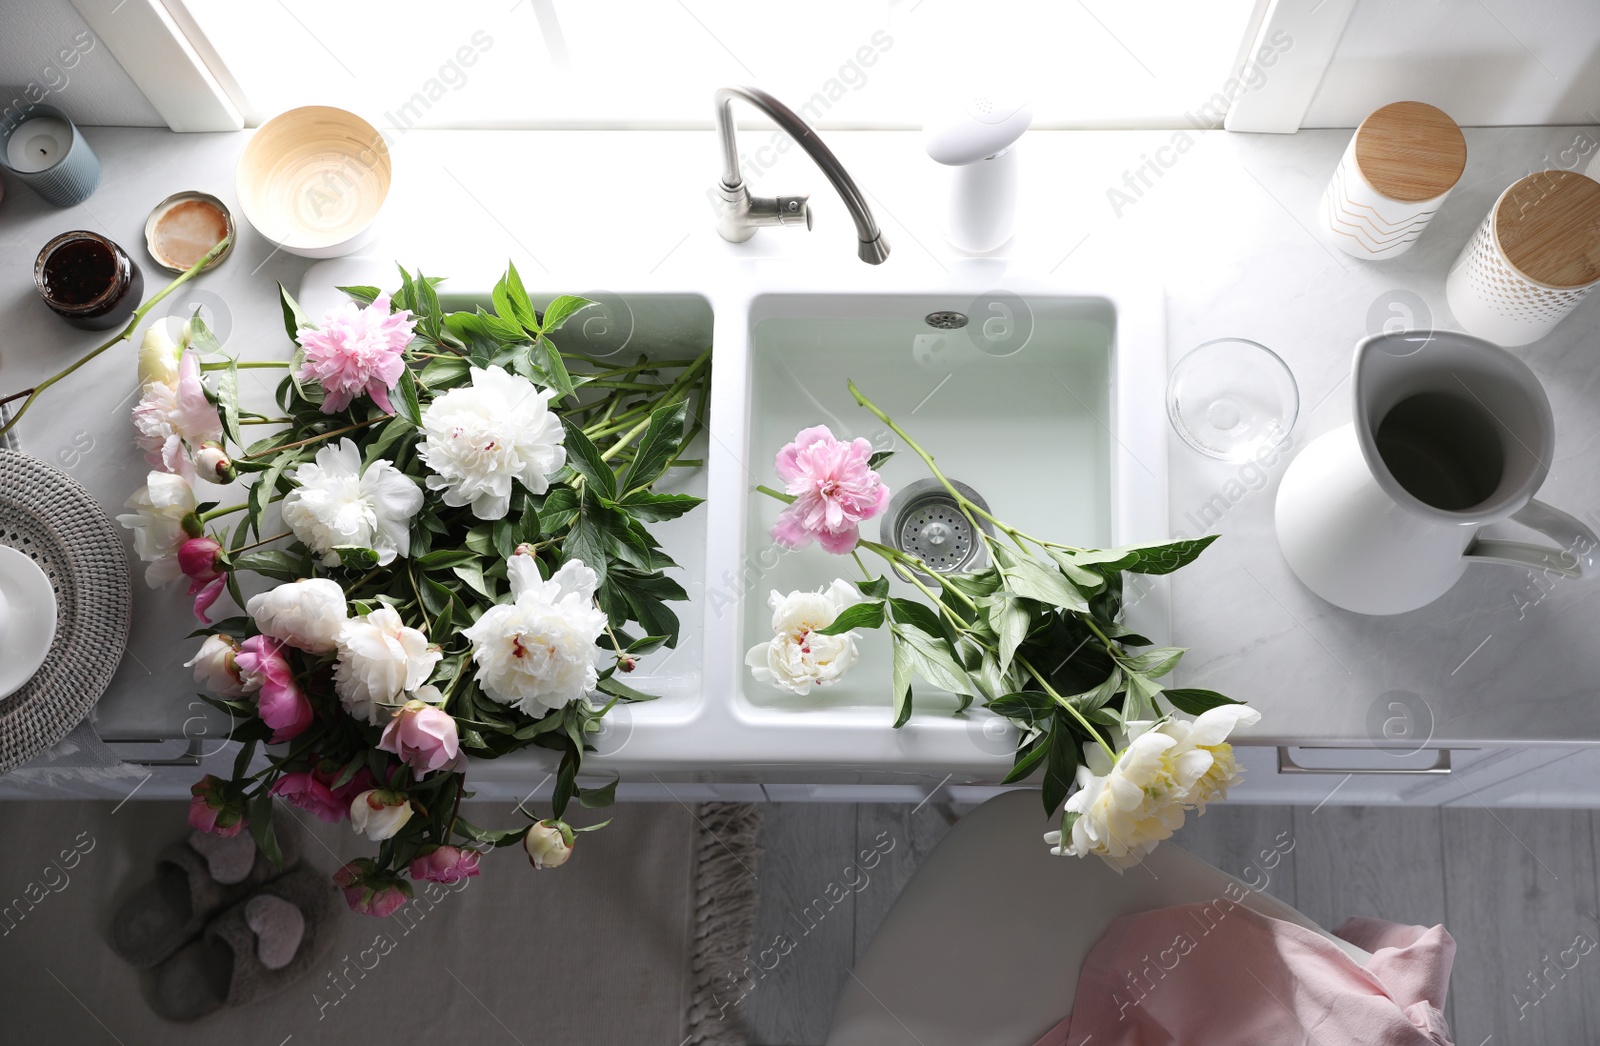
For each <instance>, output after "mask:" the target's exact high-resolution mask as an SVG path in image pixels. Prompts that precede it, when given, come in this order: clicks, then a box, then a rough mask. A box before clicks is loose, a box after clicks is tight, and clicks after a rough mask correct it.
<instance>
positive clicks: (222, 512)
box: [200, 504, 250, 523]
mask: <svg viewBox="0 0 1600 1046" xmlns="http://www.w3.org/2000/svg"><path fill="white" fill-rule="evenodd" d="M249 507H250V506H249V505H246V504H239V505H228V506H226V507H225V508H214V509H212V510H211V511H210V512H203V513H201V514H200V522H202V523H210V522H211V521H212V520H214V519H216V518H217V517H218V516H226V515H227V514H228V513H230V512H243V511H244V510H245V509H247V508H249Z"/></svg>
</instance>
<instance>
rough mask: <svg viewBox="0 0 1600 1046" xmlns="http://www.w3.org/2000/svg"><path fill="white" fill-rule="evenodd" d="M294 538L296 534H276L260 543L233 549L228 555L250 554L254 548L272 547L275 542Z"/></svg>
mask: <svg viewBox="0 0 1600 1046" xmlns="http://www.w3.org/2000/svg"><path fill="white" fill-rule="evenodd" d="M292 537H294V533H293V532H292V531H289V532H285V533H283V534H274V535H273V536H272V537H270V538H262V539H261V540H260V541H256V542H252V543H251V544H248V545H244V546H242V547H240V548H236V549H233V550H232V551H230V552H229V553H228V555H230V556H237V555H238V554H239V553H241V552H249V551H250V550H251V549H253V548H260V547H261V546H262V545H270V544H272V543H273V542H274V541H282V540H283V539H284V538H292Z"/></svg>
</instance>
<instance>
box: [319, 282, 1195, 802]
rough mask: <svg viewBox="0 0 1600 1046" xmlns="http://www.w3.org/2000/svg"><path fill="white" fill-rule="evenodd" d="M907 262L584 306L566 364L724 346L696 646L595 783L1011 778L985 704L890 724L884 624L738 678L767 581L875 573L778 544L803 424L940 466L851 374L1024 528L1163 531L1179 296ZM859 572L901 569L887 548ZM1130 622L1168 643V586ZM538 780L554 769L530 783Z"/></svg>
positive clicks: (654, 675) (905, 470)
mask: <svg viewBox="0 0 1600 1046" xmlns="http://www.w3.org/2000/svg"><path fill="white" fill-rule="evenodd" d="M888 269H890V267H888V266H886V267H884V270H874V271H872V272H870V273H857V272H855V271H854V270H853V269H852V270H845V271H844V272H842V273H841V272H839V271H837V270H830V271H827V272H821V273H814V272H807V271H805V270H802V269H799V268H796V267H788V266H785V267H775V268H774V269H773V270H772V271H771V272H768V271H766V270H765V269H764V268H763V267H760V266H757V267H753V268H750V269H746V270H742V271H737V272H736V271H727V272H724V273H722V274H721V275H720V276H719V278H718V280H717V281H714V282H715V285H708V286H704V287H684V286H681V285H671V286H666V285H659V284H653V283H652V282H651V281H650V280H648V279H645V278H640V279H639V280H638V281H637V282H635V283H633V284H630V285H628V286H627V287H625V288H623V289H620V290H616V291H604V292H594V291H589V292H587V296H588V297H591V298H595V299H597V300H598V301H599V302H600V303H601V307H600V308H598V309H595V310H593V311H591V312H589V314H588V315H587V316H585V315H584V314H582V313H580V314H579V317H582V319H580V318H579V317H574V319H573V320H572V321H569V324H568V327H567V328H566V329H564V330H563V332H562V334H561V335H559V336H558V342H559V344H560V345H561V346H562V348H563V349H564V350H566V351H569V352H579V353H586V354H589V355H593V356H596V357H600V358H610V357H611V356H613V355H628V356H630V357H631V356H632V355H633V354H635V353H638V352H641V351H648V352H652V353H654V352H659V353H665V354H668V355H671V356H674V357H683V356H685V355H690V356H692V355H693V354H694V353H696V352H698V351H700V350H701V349H703V348H704V347H705V345H706V344H707V340H708V339H710V338H712V336H713V332H714V335H715V338H714V341H715V345H716V349H715V355H714V357H713V372H712V385H711V404H710V411H709V422H708V426H707V431H706V432H705V433H704V434H703V435H702V436H700V437H699V439H698V441H697V445H696V447H695V449H694V450H693V451H692V452H691V454H690V456H692V457H701V456H702V451H703V457H704V459H705V461H706V466H705V468H703V469H685V470H683V471H682V472H681V474H675V475H674V476H673V477H672V479H671V481H670V482H672V483H673V484H675V486H674V487H673V489H678V490H682V491H684V492H687V493H692V494H697V495H700V496H703V497H705V498H707V503H706V504H705V505H704V506H703V507H701V508H700V509H698V510H696V511H695V512H693V513H690V514H688V515H686V516H684V517H681V518H680V519H678V520H675V521H672V522H670V523H664V524H657V525H656V527H654V528H653V529H654V530H655V531H656V533H657V535H658V537H660V538H661V540H662V542H663V544H664V545H665V547H666V549H667V551H668V552H669V553H670V554H671V555H672V556H673V558H674V559H676V560H677V561H678V563H679V564H680V565H681V566H682V568H683V569H682V570H680V571H678V572H676V573H675V574H674V576H675V577H676V578H677V579H678V581H679V582H680V583H681V584H682V585H683V586H684V588H685V589H686V590H687V591H688V592H689V595H690V601H689V602H688V603H685V604H678V605H676V609H677V610H678V613H679V616H680V618H681V620H682V622H683V632H682V639H681V641H680V643H679V646H678V649H677V650H676V651H660V652H657V653H655V654H652V655H650V656H649V657H647V658H645V659H644V660H643V661H642V662H641V665H640V670H639V674H638V675H636V676H633V677H630V679H629V683H630V684H631V685H635V686H637V687H638V688H639V689H641V690H645V691H647V692H650V693H654V694H659V695H661V698H660V700H657V701H652V702H649V703H646V704H636V705H631V706H619V707H618V708H617V709H616V710H614V711H613V713H612V714H611V716H609V717H608V719H607V725H606V730H605V732H604V733H602V734H601V735H600V736H599V737H598V738H596V739H595V747H596V752H595V754H594V755H593V756H592V757H591V758H590V759H589V760H586V763H585V766H586V769H589V770H593V771H603V772H616V773H620V774H622V775H623V776H624V777H625V778H627V779H628V780H629V781H630V782H640V781H642V782H643V783H644V784H646V785H650V783H651V775H652V774H656V775H663V776H662V778H661V779H662V780H668V781H675V782H682V781H685V780H715V781H722V782H729V781H758V782H765V783H776V782H784V781H801V782H807V783H820V782H846V783H850V782H863V781H877V782H882V781H897V780H922V779H923V778H922V777H920V776H916V775H927V774H933V775H937V776H936V777H935V780H937V779H938V778H945V779H947V780H953V781H954V782H955V783H964V782H982V781H995V780H998V779H999V778H1000V777H1001V776H1003V775H1004V773H1005V770H1006V768H1007V767H1008V766H1009V765H1010V761H1011V753H1012V750H1013V748H1014V747H1015V738H1014V736H1013V735H1012V733H1011V728H1010V726H1009V724H1007V723H1006V722H1005V721H1004V720H1000V719H997V718H996V717H994V716H993V715H991V714H990V713H988V712H984V711H982V710H980V709H976V708H973V709H969V710H968V711H967V712H966V713H965V714H963V715H960V716H957V715H953V714H952V713H953V712H954V710H955V709H956V708H957V702H956V699H955V698H954V696H953V695H950V694H947V693H941V692H939V691H937V690H934V689H932V688H931V687H929V686H928V685H926V684H922V683H917V684H915V685H914V690H915V694H916V700H915V705H916V713H915V714H914V715H913V716H912V717H911V720H910V722H909V723H907V724H906V725H905V726H904V727H903V728H901V729H899V730H895V729H893V728H892V726H891V723H892V716H891V714H890V686H891V678H890V663H889V646H888V637H887V634H886V633H883V632H868V633H864V634H863V637H862V640H861V642H860V648H861V651H862V656H861V659H860V661H859V663H858V664H857V665H856V666H855V667H854V668H853V669H852V670H851V672H850V674H849V675H848V676H847V677H846V678H845V679H843V680H842V681H841V682H840V683H839V684H838V685H836V686H833V687H830V688H826V689H822V688H818V689H814V690H813V692H812V693H811V694H809V695H807V696H805V697H798V696H795V695H792V694H786V693H783V692H781V691H778V690H775V689H773V688H771V687H769V686H765V685H762V684H758V683H756V681H755V680H754V679H753V678H752V677H751V675H750V672H749V669H748V668H746V667H745V665H744V656H745V652H746V650H747V649H748V648H749V647H751V646H754V645H755V644H757V643H764V642H766V641H767V640H769V639H770V638H771V627H770V617H771V612H770V610H769V609H768V607H767V595H768V593H769V592H770V591H772V590H774V589H776V590H779V591H782V592H788V591H791V590H794V589H802V588H804V589H816V588H819V587H821V586H823V585H825V584H827V583H828V582H830V581H831V580H833V579H834V578H836V577H843V578H847V579H850V580H857V579H859V578H860V571H859V569H858V568H857V567H856V565H855V563H854V561H853V560H852V559H851V557H849V556H833V555H829V554H828V553H826V552H823V551H822V550H821V549H820V548H818V547H816V546H813V547H811V548H808V549H803V550H800V551H792V552H791V551H785V550H781V549H779V548H777V547H776V546H775V545H774V544H773V542H772V540H771V538H770V536H769V534H768V532H769V530H770V528H771V526H772V523H773V521H774V519H776V517H777V514H778V512H779V510H780V508H781V506H780V505H779V503H778V502H776V501H774V500H772V499H771V498H768V497H766V496H765V495H763V494H760V493H757V492H756V491H755V487H756V486H757V485H758V484H765V485H768V486H776V485H778V480H777V477H776V474H775V472H774V471H773V456H774V455H775V454H776V453H777V451H778V449H779V448H780V447H782V446H783V445H784V444H785V443H787V442H789V441H790V440H792V439H793V438H794V436H795V434H796V433H797V432H798V431H799V430H800V429H802V428H805V427H807V426H810V425H817V424H825V425H828V426H830V427H831V428H832V430H833V432H834V434H835V435H837V436H840V437H855V436H864V437H865V438H867V439H868V440H869V441H871V442H872V443H873V444H874V446H875V447H877V448H879V449H883V450H895V451H896V453H895V454H894V455H893V456H892V457H891V458H890V459H889V460H888V462H887V463H886V464H884V465H883V466H882V468H881V472H882V474H883V476H884V477H885V480H886V482H887V483H888V484H889V485H890V487H891V488H893V489H900V488H903V487H906V486H908V485H909V484H911V483H913V482H915V481H917V480H920V479H923V478H924V477H926V476H928V473H927V471H926V469H925V468H924V466H923V465H922V463H921V461H920V460H919V459H918V458H917V457H916V456H915V454H913V453H912V452H910V451H908V450H905V449H904V448H899V447H896V446H895V444H894V440H895V437H894V436H893V434H892V433H889V432H887V431H886V429H885V427H884V426H881V425H880V424H878V422H877V420H876V419H875V418H873V417H872V416H871V415H870V414H869V413H867V412H866V411H865V410H863V409H861V408H860V407H858V406H857V405H856V404H855V402H854V400H853V399H852V397H851V395H850V393H849V391H848V389H847V387H846V382H847V381H848V380H851V379H853V380H855V382H856V383H857V385H858V386H859V387H860V388H861V389H862V391H863V392H864V393H865V394H866V395H867V396H869V397H871V398H872V400H873V401H874V402H876V403H877V404H878V405H879V406H880V407H882V408H883V409H884V410H885V411H886V412H888V413H889V415H890V416H891V417H893V418H894V419H895V420H896V422H897V423H899V424H900V425H901V426H902V427H904V428H905V429H906V430H907V431H908V432H910V433H911V434H912V436H914V437H915V438H916V439H917V440H918V441H919V442H921V443H922V444H923V445H924V446H925V447H926V448H927V449H928V450H929V451H930V452H931V453H933V454H934V455H935V457H936V458H937V459H938V461H939V463H940V465H941V467H942V468H944V469H945V470H946V472H947V474H948V475H950V476H951V477H952V478H954V479H956V480H959V481H962V482H964V483H966V484H968V485H970V486H971V487H972V488H974V489H975V490H976V491H977V492H978V493H979V494H980V495H981V496H982V497H983V498H984V499H985V500H987V502H988V503H989V505H990V506H991V508H992V509H993V510H994V512H995V513H996V514H997V515H998V516H1000V517H1001V518H1002V519H1005V520H1007V521H1009V522H1012V523H1015V524H1016V525H1018V526H1020V527H1022V528H1023V529H1024V530H1028V531H1031V532H1035V533H1040V534H1044V535H1049V536H1052V537H1056V538H1058V539H1060V540H1066V541H1072V542H1075V543H1080V544H1083V545H1117V544H1128V543H1133V542H1138V541H1151V540H1158V539H1161V538H1164V537H1165V536H1166V535H1167V533H1168V530H1167V512H1166V446H1167V423H1166V415H1165V410H1164V407H1163V402H1162V397H1163V392H1164V387H1165V376H1166V355H1165V348H1164V342H1163V328H1164V322H1165V321H1164V317H1163V314H1162V301H1161V294H1160V290H1159V288H1156V287H1151V286H1142V287H1141V286H1116V285H1110V284H1103V283H1100V282H1096V281H1094V280H1092V279H1090V278H1088V277H1084V278H1077V277H1074V278H1072V280H1071V282H1066V281H1062V282H1048V283H1047V282H1041V281H1036V280H1028V279H1025V278H1018V277H1015V276H1012V275H1010V274H1007V273H1006V272H1005V271H1004V267H1003V266H998V267H997V266H994V265H979V266H975V267H966V268H962V269H960V270H959V271H957V272H955V273H952V274H933V275H929V274H927V273H923V274H920V275H919V274H917V273H915V272H914V271H911V270H909V269H908V270H905V271H898V272H896V271H885V270H888ZM391 272H393V268H392V266H391V265H390V264H389V263H388V261H387V260H383V261H379V260H375V259H360V258H348V259H339V260H337V261H330V262H324V263H321V264H319V265H318V266H316V267H314V268H313V269H312V270H311V272H310V273H308V275H307V278H306V283H305V287H304V288H303V290H302V293H301V302H302V304H303V305H304V306H305V307H306V310H307V311H308V312H310V313H312V314H313V315H316V314H318V312H319V311H320V310H321V309H322V308H325V307H326V306H327V305H328V304H331V303H332V302H334V301H337V300H338V295H337V293H336V292H333V291H332V287H333V286H335V285H337V284H356V283H369V284H376V285H379V286H388V285H391V284H392V283H393V282H394V280H393V278H392V277H391V276H389V275H388V274H389V273H391ZM496 275H498V274H497V273H495V274H489V273H482V274H479V275H478V276H476V277H474V278H464V277H463V278H453V279H452V280H450V281H449V283H447V284H446V285H444V287H442V288H441V292H443V291H444V290H446V289H447V288H448V289H452V290H453V291H454V293H455V294H456V295H458V296H457V297H453V298H452V297H445V303H446V304H447V306H450V307H461V306H463V305H467V304H475V303H477V302H480V301H487V300H488V290H489V288H490V287H491V286H492V285H493V280H494V277H495V276H496ZM568 275H569V274H562V277H563V278H561V279H556V278H554V277H552V278H547V279H546V280H544V281H542V283H543V284H548V286H541V287H540V288H539V289H538V290H534V289H531V288H530V294H531V296H532V297H533V299H534V301H535V303H536V304H538V303H542V302H543V301H547V300H548V299H549V298H550V297H551V296H553V295H554V294H556V293H564V292H572V291H574V290H575V289H577V290H576V293H585V292H584V291H583V290H582V289H581V288H584V287H596V286H606V283H605V282H604V280H605V277H604V276H602V277H601V278H600V279H594V278H592V277H586V278H585V277H577V276H573V277H572V278H570V279H568V278H565V277H567V276H568ZM845 281H848V282H845ZM557 284H560V285H557ZM996 287H999V288H1001V289H998V290H997V289H995V288H996ZM934 313H960V314H962V315H964V316H965V317H966V318H967V321H968V322H967V325H966V326H965V327H951V326H950V325H951V324H952V323H954V322H956V321H954V320H953V319H952V318H950V317H944V318H942V319H940V318H938V317H935V319H936V320H939V322H941V323H943V324H944V326H943V327H935V326H930V324H929V322H928V317H929V316H930V314H934ZM713 317H714V318H713ZM947 328H948V329H947ZM630 332H631V335H630ZM630 336H631V340H630ZM863 533H864V536H866V537H869V538H872V539H874V540H877V539H879V537H880V520H879V519H874V520H871V521H868V523H867V524H865V526H864V528H863ZM863 559H864V561H865V562H866V563H867V564H868V566H869V568H870V569H872V570H873V572H874V573H875V574H880V573H883V571H882V569H881V561H879V560H877V559H876V557H872V556H863ZM894 585H895V588H896V590H897V592H898V593H899V594H912V592H913V589H912V588H911V586H910V585H908V584H907V583H906V582H903V581H898V580H896V581H895V583H894ZM1129 617H1130V620H1131V622H1132V624H1133V626H1134V627H1135V628H1136V629H1138V630H1139V631H1140V632H1143V633H1145V634H1146V635H1149V636H1151V637H1152V638H1154V639H1155V640H1156V641H1157V642H1162V641H1164V639H1165V637H1166V636H1167V634H1168V632H1169V628H1168V624H1167V610H1166V601H1165V586H1164V583H1163V579H1154V581H1153V583H1151V584H1150V585H1149V586H1148V587H1147V589H1145V590H1143V591H1142V592H1141V593H1140V594H1139V595H1138V597H1137V602H1136V605H1134V606H1133V607H1132V608H1131V610H1130V612H1129ZM540 759H541V757H540V754H539V753H538V752H537V751H525V752H519V753H516V754H515V755H512V756H507V757H505V758H502V759H498V760H493V761H490V762H487V763H483V764H475V767H476V768H475V769H474V771H473V773H474V775H475V777H474V780H475V781H477V782H479V783H482V784H491V785H492V784H493V783H494V782H496V781H501V782H505V783H507V787H512V786H513V785H515V786H520V787H521V788H523V789H524V790H525V789H526V788H527V787H529V786H530V785H532V784H534V783H536V782H537V781H538V779H539V777H542V776H544V774H545V772H546V767H545V766H544V764H543V763H542V762H541V761H540ZM532 772H536V773H538V775H539V777H534V778H533V779H532V780H531V781H530V780H528V775H529V774H530V773H532ZM907 775H912V776H907ZM946 775H949V776H948V777H946ZM660 787H662V788H667V789H669V790H670V788H671V787H675V786H669V785H661V786H660ZM663 798H666V796H665V795H664V796H663Z"/></svg>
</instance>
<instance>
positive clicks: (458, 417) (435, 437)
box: [417, 367, 567, 519]
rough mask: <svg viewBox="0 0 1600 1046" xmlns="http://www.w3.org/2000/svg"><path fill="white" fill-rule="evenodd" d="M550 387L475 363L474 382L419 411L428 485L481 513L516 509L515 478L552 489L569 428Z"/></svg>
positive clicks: (537, 489) (493, 515) (539, 490)
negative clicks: (558, 413)
mask: <svg viewBox="0 0 1600 1046" xmlns="http://www.w3.org/2000/svg"><path fill="white" fill-rule="evenodd" d="M554 395H555V393H554V391H553V390H551V389H544V390H540V389H538V388H536V387H535V386H534V384H533V382H531V381H529V380H528V379H527V378H524V377H521V376H519V375H516V374H507V373H506V372H505V370H504V369H502V368H500V367H487V368H480V367H473V368H472V383H471V384H470V385H462V386H458V387H457V388H453V389H451V390H449V391H448V392H446V393H445V394H444V395H442V396H440V397H438V398H437V399H435V400H434V401H433V402H432V403H430V404H429V405H428V409H427V410H425V411H423V414H422V431H423V433H424V434H425V436H426V438H425V439H423V441H422V442H421V443H419V444H418V445H417V456H418V457H420V458H421V459H422V460H423V461H424V462H426V463H427V465H428V468H430V469H432V470H433V473H434V474H433V475H431V476H429V477H428V489H429V490H442V491H444V503H445V504H446V505H450V506H451V507H458V506H461V505H471V506H472V514H473V515H475V516H477V517H478V518H479V519H501V518H503V517H504V516H505V514H506V513H507V512H509V511H510V510H511V481H512V480H514V479H515V480H518V481H520V482H521V483H522V485H523V487H525V488H526V489H527V490H528V492H529V493H530V494H543V493H544V492H545V491H547V490H549V489H550V477H551V476H553V475H555V474H556V473H557V472H559V471H561V466H563V465H565V464H566V462H567V449H566V447H565V446H564V445H563V441H564V440H565V438H566V430H565V429H563V428H562V427H561V419H560V418H558V417H556V415H555V414H554V413H553V412H552V411H551V410H550V400H551V398H552V397H553V396H554Z"/></svg>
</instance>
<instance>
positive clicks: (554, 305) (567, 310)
mask: <svg viewBox="0 0 1600 1046" xmlns="http://www.w3.org/2000/svg"><path fill="white" fill-rule="evenodd" d="M593 304H594V302H592V301H590V300H589V299H588V298H580V297H578V296H577V295H576V294H563V295H561V296H560V297H559V298H555V299H554V300H552V301H551V302H550V304H549V305H546V306H545V308H544V323H542V324H541V325H540V327H539V329H540V330H541V331H543V332H544V333H546V334H548V333H550V332H551V331H553V330H559V329H560V328H561V325H562V324H563V323H566V322H567V320H568V318H569V317H571V316H572V314H573V313H575V312H578V311H579V310H581V309H587V308H588V307H589V306H591V305H593Z"/></svg>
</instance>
